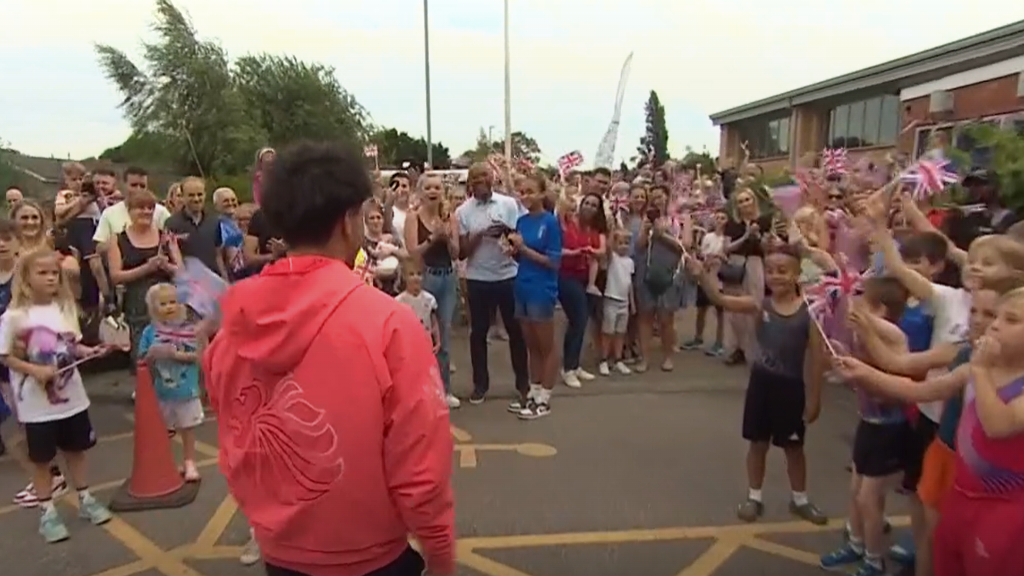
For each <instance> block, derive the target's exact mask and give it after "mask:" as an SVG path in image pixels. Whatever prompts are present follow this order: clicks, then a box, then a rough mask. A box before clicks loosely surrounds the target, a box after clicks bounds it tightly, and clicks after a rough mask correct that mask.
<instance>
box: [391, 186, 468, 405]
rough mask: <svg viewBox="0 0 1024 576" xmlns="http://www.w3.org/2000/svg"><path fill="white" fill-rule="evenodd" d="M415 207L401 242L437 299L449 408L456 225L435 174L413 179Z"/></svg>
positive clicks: (439, 353) (440, 354)
mask: <svg viewBox="0 0 1024 576" xmlns="http://www.w3.org/2000/svg"><path fill="white" fill-rule="evenodd" d="M417 184H418V187H419V191H418V196H419V198H420V202H419V206H417V207H416V209H415V210H414V211H411V212H410V214H409V217H408V218H406V219H405V223H404V230H403V231H402V233H403V242H402V243H403V245H404V246H405V247H406V250H407V251H408V253H409V257H410V258H413V259H416V260H419V261H421V262H422V264H423V289H424V290H426V291H427V292H429V293H430V294H431V295H432V296H433V297H434V298H435V299H436V300H437V318H438V329H439V330H438V331H439V332H440V334H439V337H440V347H439V348H438V351H437V363H438V366H439V367H440V368H441V380H442V381H443V382H444V391H445V397H446V400H447V401H448V407H449V408H458V407H459V406H460V405H461V402H460V401H459V399H458V398H456V397H455V395H454V394H452V389H451V364H450V352H451V350H450V343H451V330H452V320H453V318H454V316H455V304H456V300H457V298H458V284H457V282H458V280H457V277H456V275H455V267H454V264H453V263H454V260H455V259H456V258H458V255H459V235H458V233H457V228H456V226H457V224H456V223H455V222H454V220H453V219H452V218H451V217H450V215H449V214H448V213H447V212H448V210H446V209H445V207H444V205H443V204H444V188H445V187H444V180H443V179H442V178H441V176H440V175H439V174H430V173H428V174H424V175H423V176H421V177H420V178H419V181H418V182H417Z"/></svg>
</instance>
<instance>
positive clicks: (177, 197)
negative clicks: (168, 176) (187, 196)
mask: <svg viewBox="0 0 1024 576" xmlns="http://www.w3.org/2000/svg"><path fill="white" fill-rule="evenodd" d="M164 206H166V207H167V210H169V211H170V213H171V214H174V213H175V212H177V211H179V210H181V209H182V207H183V206H185V202H184V201H183V200H182V198H181V182H175V183H174V184H171V185H170V187H168V188H167V196H165V197H164Z"/></svg>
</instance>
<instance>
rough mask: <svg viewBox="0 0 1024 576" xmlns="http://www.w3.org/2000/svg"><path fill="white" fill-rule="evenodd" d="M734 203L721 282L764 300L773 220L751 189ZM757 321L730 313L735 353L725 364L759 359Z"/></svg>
mask: <svg viewBox="0 0 1024 576" xmlns="http://www.w3.org/2000/svg"><path fill="white" fill-rule="evenodd" d="M732 200H733V214H732V218H730V219H729V222H728V223H727V224H726V225H725V235H726V237H727V238H728V240H727V241H726V245H725V253H726V255H727V259H728V260H727V263H726V264H725V265H723V266H722V268H721V269H720V270H719V279H720V280H721V281H722V285H723V288H725V289H726V290H727V291H733V292H738V293H740V294H743V295H746V296H750V297H751V298H753V299H754V301H755V302H761V301H762V300H764V295H765V292H764V247H763V246H762V241H763V240H764V239H765V238H767V237H768V235H769V234H771V233H772V218H771V216H769V215H762V214H761V208H760V206H759V205H758V202H757V196H755V195H754V192H753V191H751V190H750V189H749V188H742V189H740V190H739V191H738V192H737V193H736V195H735V196H733V198H732ZM755 320H756V319H755V318H752V317H750V316H749V315H742V314H732V313H727V316H726V322H727V323H728V326H729V327H731V329H732V331H731V332H732V334H731V336H732V338H731V339H732V341H733V342H732V345H733V351H732V354H730V355H729V356H728V358H726V364H730V365H735V364H741V363H743V362H745V361H748V360H754V359H756V358H757V352H758V351H757V341H756V338H755V334H754V327H755V324H754V322H755Z"/></svg>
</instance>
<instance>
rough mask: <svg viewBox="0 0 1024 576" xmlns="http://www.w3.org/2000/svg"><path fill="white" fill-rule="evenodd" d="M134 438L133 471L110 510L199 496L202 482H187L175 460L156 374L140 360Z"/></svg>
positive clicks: (176, 503)
mask: <svg viewBox="0 0 1024 576" xmlns="http://www.w3.org/2000/svg"><path fill="white" fill-rule="evenodd" d="M134 439H135V450H134V454H133V458H132V474H131V476H130V477H129V478H128V479H127V480H125V482H124V484H122V485H121V488H119V489H118V491H117V494H115V495H114V498H113V499H112V500H111V501H110V509H111V510H114V511H116V512H130V511H134V510H154V509H159V508H179V507H181V506H185V505H186V504H190V503H191V502H192V501H193V500H195V499H196V495H197V494H198V493H199V483H198V482H185V480H184V479H183V478H182V476H181V473H180V472H179V471H178V467H177V465H176V464H175V463H174V453H173V452H172V451H171V439H170V438H168V437H167V427H166V426H164V419H163V415H162V414H161V413H160V406H159V404H158V403H157V399H156V391H155V390H154V389H153V376H152V374H150V373H149V366H147V365H146V364H145V363H144V362H139V364H138V367H137V370H136V373H135V436H134Z"/></svg>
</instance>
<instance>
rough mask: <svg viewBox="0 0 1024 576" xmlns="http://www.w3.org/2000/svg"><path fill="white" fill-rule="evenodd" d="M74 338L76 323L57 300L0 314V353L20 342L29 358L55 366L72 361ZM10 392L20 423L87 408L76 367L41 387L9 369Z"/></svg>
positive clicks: (60, 416) (59, 417)
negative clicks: (62, 310)
mask: <svg viewBox="0 0 1024 576" xmlns="http://www.w3.org/2000/svg"><path fill="white" fill-rule="evenodd" d="M78 339H79V334H78V328H77V326H75V325H73V324H72V323H71V322H70V321H69V320H68V317H67V316H66V315H65V314H63V313H62V312H61V309H60V306H58V305H57V304H50V305H47V306H31V307H29V308H28V309H17V310H10V309H9V310H7V312H5V313H4V315H3V316H2V317H0V356H9V355H10V354H11V353H12V352H13V350H14V349H15V343H16V342H20V343H21V344H22V345H23V346H24V347H25V351H26V354H27V360H28V361H29V362H31V363H33V364H51V365H53V366H57V367H58V368H59V367H61V366H68V365H70V364H71V363H73V362H74V361H75V356H74V349H75V344H76V342H77V341H78ZM11 395H12V396H13V401H14V403H15V407H16V408H17V412H18V420H19V421H20V422H23V423H31V422H52V421H55V420H63V419H64V418H69V417H71V416H74V415H75V414H78V413H79V412H82V411H84V410H86V409H88V408H89V397H88V396H87V395H86V393H85V386H84V385H83V383H82V375H81V374H79V373H78V368H70V369H67V370H64V371H62V372H60V373H59V374H58V375H57V377H56V378H54V379H53V381H52V382H51V383H50V384H48V385H46V386H45V387H44V386H41V385H40V384H39V383H38V382H36V381H35V379H33V378H31V377H29V376H26V375H25V374H21V373H20V372H17V371H15V370H13V369H12V370H11Z"/></svg>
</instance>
